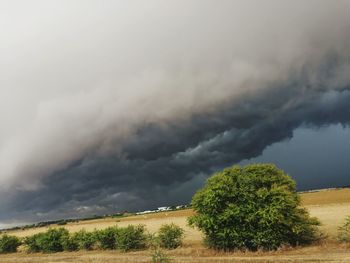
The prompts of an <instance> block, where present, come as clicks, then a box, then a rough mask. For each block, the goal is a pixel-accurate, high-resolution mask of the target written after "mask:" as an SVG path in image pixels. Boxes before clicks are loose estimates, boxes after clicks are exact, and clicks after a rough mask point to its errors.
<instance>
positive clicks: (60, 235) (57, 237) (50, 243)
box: [24, 228, 69, 253]
mask: <svg viewBox="0 0 350 263" xmlns="http://www.w3.org/2000/svg"><path fill="white" fill-rule="evenodd" d="M67 236H69V233H68V231H67V230H66V229H64V228H57V229H56V228H49V229H48V230H47V231H46V232H43V233H38V234H35V235H33V236H30V237H27V238H26V239H25V240H24V243H25V244H26V245H27V246H28V251H29V252H44V253H54V252H61V251H63V240H65V239H67Z"/></svg>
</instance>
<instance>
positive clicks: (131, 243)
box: [116, 225, 147, 251]
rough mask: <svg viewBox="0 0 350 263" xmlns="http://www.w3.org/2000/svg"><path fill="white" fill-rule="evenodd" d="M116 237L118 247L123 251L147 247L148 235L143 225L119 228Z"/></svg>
mask: <svg viewBox="0 0 350 263" xmlns="http://www.w3.org/2000/svg"><path fill="white" fill-rule="evenodd" d="M118 230H119V231H118V233H117V238H116V246H117V248H119V249H121V250H123V251H129V250H131V249H141V248H145V247H146V240H147V235H146V234H145V227H144V226H143V225H138V226H133V225H129V226H127V227H123V228H119V229H118Z"/></svg>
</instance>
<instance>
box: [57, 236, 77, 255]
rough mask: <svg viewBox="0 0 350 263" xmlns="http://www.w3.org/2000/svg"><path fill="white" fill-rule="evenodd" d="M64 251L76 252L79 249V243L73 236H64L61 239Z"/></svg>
mask: <svg viewBox="0 0 350 263" xmlns="http://www.w3.org/2000/svg"><path fill="white" fill-rule="evenodd" d="M61 243H62V248H63V250H64V251H76V250H78V249H79V243H78V241H77V240H76V239H75V238H74V236H72V235H64V236H62V238H61Z"/></svg>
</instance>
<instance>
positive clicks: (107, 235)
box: [95, 226, 119, 249]
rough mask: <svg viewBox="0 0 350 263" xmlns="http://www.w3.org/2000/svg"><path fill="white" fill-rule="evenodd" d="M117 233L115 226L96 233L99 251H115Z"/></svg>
mask: <svg viewBox="0 0 350 263" xmlns="http://www.w3.org/2000/svg"><path fill="white" fill-rule="evenodd" d="M118 233H119V228H118V227H117V226H113V227H108V228H105V229H102V230H98V231H96V234H95V235H96V241H97V242H98V245H99V247H100V248H101V249H116V240H117V235H118Z"/></svg>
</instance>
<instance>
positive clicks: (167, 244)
mask: <svg viewBox="0 0 350 263" xmlns="http://www.w3.org/2000/svg"><path fill="white" fill-rule="evenodd" d="M183 235H184V230H183V229H182V228H181V227H179V226H177V225H175V224H165V225H162V226H161V227H160V229H159V231H158V238H159V245H160V246H161V247H163V248H167V249H174V248H177V247H179V246H181V244H182V239H183Z"/></svg>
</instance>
